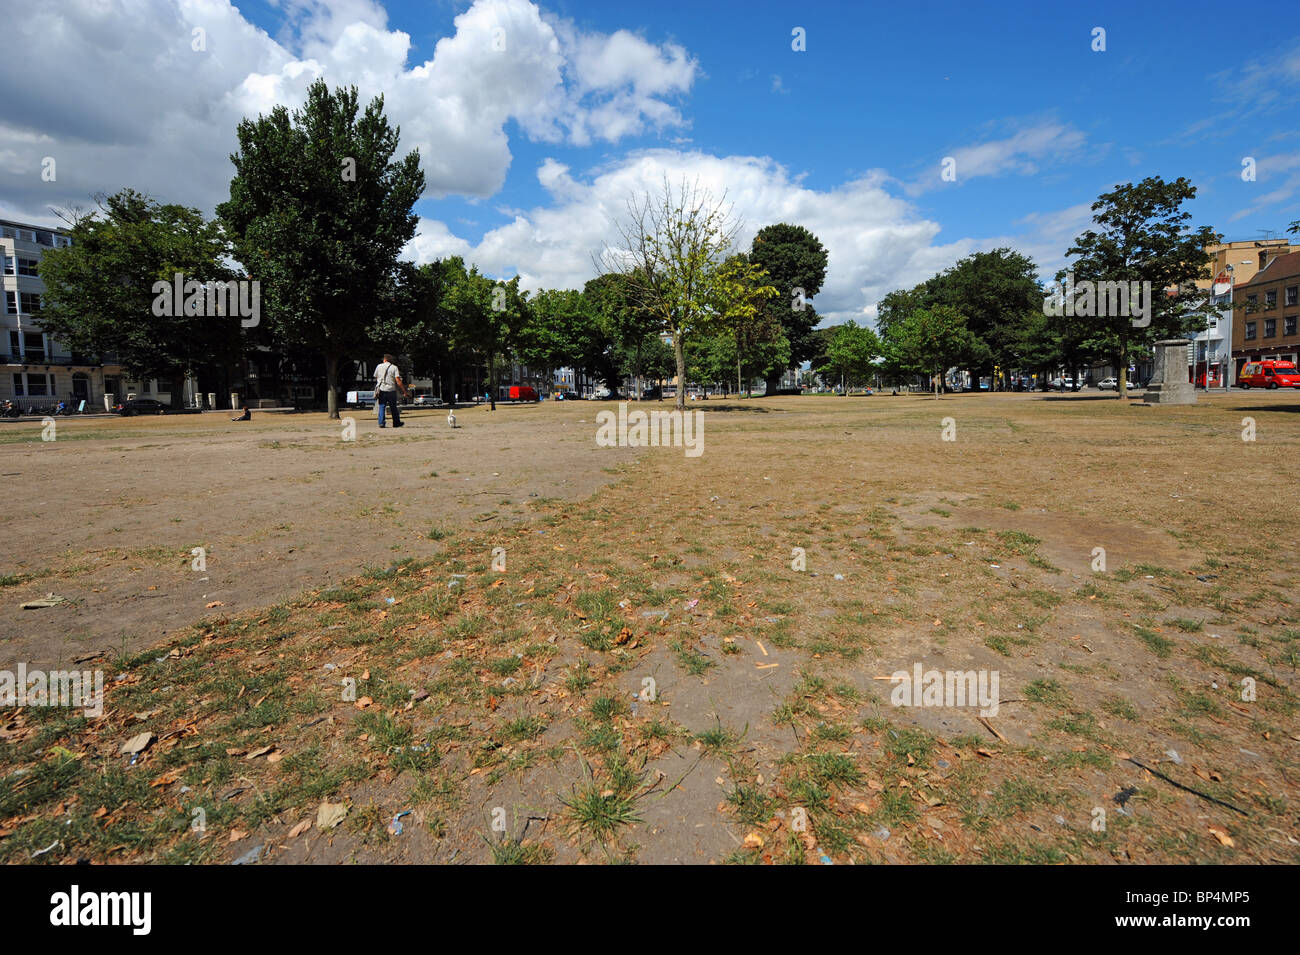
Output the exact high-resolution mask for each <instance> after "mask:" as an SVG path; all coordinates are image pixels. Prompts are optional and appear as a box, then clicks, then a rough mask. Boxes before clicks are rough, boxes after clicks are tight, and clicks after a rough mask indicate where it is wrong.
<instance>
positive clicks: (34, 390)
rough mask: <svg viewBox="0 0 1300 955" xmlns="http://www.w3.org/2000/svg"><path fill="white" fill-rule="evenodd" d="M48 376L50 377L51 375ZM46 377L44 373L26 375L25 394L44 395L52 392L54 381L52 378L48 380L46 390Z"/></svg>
mask: <svg viewBox="0 0 1300 955" xmlns="http://www.w3.org/2000/svg"><path fill="white" fill-rule="evenodd" d="M49 377H51V378H52V376H49ZM46 378H47V376H46V375H28V376H27V394H28V395H29V396H36V395H41V396H44V395H52V394H54V382H53V381H52V380H51V381H50V382H49V390H48V391H47V390H46Z"/></svg>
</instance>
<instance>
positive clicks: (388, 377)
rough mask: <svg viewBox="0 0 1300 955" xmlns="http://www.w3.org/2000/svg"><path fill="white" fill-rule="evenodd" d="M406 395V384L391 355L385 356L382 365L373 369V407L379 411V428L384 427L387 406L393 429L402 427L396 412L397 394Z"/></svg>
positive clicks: (400, 415)
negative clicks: (391, 416)
mask: <svg viewBox="0 0 1300 955" xmlns="http://www.w3.org/2000/svg"><path fill="white" fill-rule="evenodd" d="M399 389H400V390H401V393H402V394H403V395H405V394H406V382H404V381H402V373H401V372H400V371H398V370H397V365H395V364H394V363H393V356H392V355H385V356H384V360H383V363H382V364H380V365H378V366H376V368H375V406H376V407H377V408H378V409H379V427H381V428H382V427H384V408H385V406H387V407H388V408H389V410H391V411H392V414H393V427H394V428H400V427H401V426H402V414H401V412H400V411H398V410H397V392H398V390H399Z"/></svg>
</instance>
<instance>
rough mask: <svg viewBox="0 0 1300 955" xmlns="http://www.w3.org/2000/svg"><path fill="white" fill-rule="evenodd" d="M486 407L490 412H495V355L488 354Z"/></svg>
mask: <svg viewBox="0 0 1300 955" xmlns="http://www.w3.org/2000/svg"><path fill="white" fill-rule="evenodd" d="M488 405H489V406H490V408H491V410H492V411H496V410H497V363H496V355H494V354H492V353H491V352H488Z"/></svg>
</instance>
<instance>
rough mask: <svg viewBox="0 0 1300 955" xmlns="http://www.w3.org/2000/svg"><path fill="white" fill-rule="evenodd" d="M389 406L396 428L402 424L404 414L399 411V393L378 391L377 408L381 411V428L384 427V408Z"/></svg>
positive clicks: (376, 393)
mask: <svg viewBox="0 0 1300 955" xmlns="http://www.w3.org/2000/svg"><path fill="white" fill-rule="evenodd" d="M385 406H387V407H388V409H389V411H391V412H392V415H393V427H394V428H396V427H398V426H399V425H400V424H401V423H402V413H401V412H400V411H398V410H397V391H396V389H394V390H393V391H376V392H375V407H377V408H378V409H379V427H381V428H382V427H383V426H384V407H385Z"/></svg>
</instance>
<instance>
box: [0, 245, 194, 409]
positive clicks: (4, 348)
mask: <svg viewBox="0 0 1300 955" xmlns="http://www.w3.org/2000/svg"><path fill="white" fill-rule="evenodd" d="M71 245H72V239H71V238H70V237H69V236H68V234H67V233H66V232H65V231H63V230H62V229H51V228H48V227H46V226H37V225H30V224H28V223H23V222H12V221H9V220H0V285H2V286H3V293H4V294H3V300H4V301H3V307H2V309H0V325H2V326H3V327H0V366H2V367H0V400H4V399H8V400H10V401H12V402H13V403H14V404H15V405H18V406H19V407H20V408H22V409H24V410H26V409H28V408H31V407H38V408H39V407H43V406H47V405H52V404H55V403H57V402H58V401H60V400H62V401H67V402H68V403H69V404H70V405H72V406H73V407H74V408H76V407H78V406H79V404H80V402H82V401H85V402H86V410H87V411H101V410H103V402H104V395H106V394H108V395H112V396H113V401H114V402H116V401H121V400H123V399H125V398H126V397H127V396H128V395H131V394H140V395H148V396H150V397H160V398H161V399H163V400H167V399H168V398H169V397H170V395H168V394H167V393H165V392H164V393H162V394H161V395H160V394H159V392H158V383H157V382H156V381H145V382H134V381H128V380H127V379H126V378H124V377H123V372H122V367H121V365H120V364H119V363H118V361H117V357H116V356H115V355H103V356H96V355H78V354H76V353H74V352H72V351H70V350H69V349H67V348H65V347H64V346H63V345H61V344H60V343H59V342H57V341H54V340H53V339H52V338H50V336H49V335H47V334H46V333H45V332H44V331H43V330H42V329H41V324H40V310H41V299H42V297H43V296H44V295H45V283H44V282H42V281H41V278H40V274H39V270H40V261H41V256H42V255H44V253H45V251H46V250H47V249H60V248H67V247H70V246H71Z"/></svg>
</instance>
